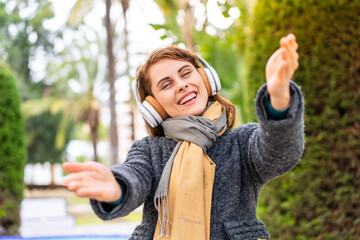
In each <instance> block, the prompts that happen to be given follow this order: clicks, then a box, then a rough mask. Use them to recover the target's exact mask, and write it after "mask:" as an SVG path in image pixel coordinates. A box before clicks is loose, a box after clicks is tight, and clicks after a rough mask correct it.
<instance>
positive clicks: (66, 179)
mask: <svg viewBox="0 0 360 240" xmlns="http://www.w3.org/2000/svg"><path fill="white" fill-rule="evenodd" d="M72 181H82V175H81V174H78V173H72V174H70V175H67V176H65V177H64V179H63V183H64V184H65V185H68V184H69V183H70V182H72Z"/></svg>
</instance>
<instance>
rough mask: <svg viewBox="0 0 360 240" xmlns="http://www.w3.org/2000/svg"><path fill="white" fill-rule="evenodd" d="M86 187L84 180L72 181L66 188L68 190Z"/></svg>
mask: <svg viewBox="0 0 360 240" xmlns="http://www.w3.org/2000/svg"><path fill="white" fill-rule="evenodd" d="M85 187H87V184H86V182H84V181H72V182H71V183H69V184H68V185H67V189H69V190H70V191H77V190H78V189H81V188H85Z"/></svg>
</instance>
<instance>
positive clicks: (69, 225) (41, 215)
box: [20, 198, 141, 238]
mask: <svg viewBox="0 0 360 240" xmlns="http://www.w3.org/2000/svg"><path fill="white" fill-rule="evenodd" d="M68 210H69V211H68ZM135 211H141V208H138V209H136V210H135ZM69 212H70V213H72V214H81V213H89V212H91V213H92V209H91V207H90V205H89V204H78V205H72V206H67V203H66V200H65V199H64V198H34V199H24V200H23V202H22V207H21V220H22V224H21V227H20V234H21V236H22V237H26V238H27V237H50V236H84V235H102V236H105V235H122V236H130V235H131V233H132V232H133V230H134V228H135V227H136V226H137V225H138V224H139V222H138V221H125V220H123V221H107V222H101V223H96V224H78V225H77V224H76V219H75V217H74V215H72V214H69Z"/></svg>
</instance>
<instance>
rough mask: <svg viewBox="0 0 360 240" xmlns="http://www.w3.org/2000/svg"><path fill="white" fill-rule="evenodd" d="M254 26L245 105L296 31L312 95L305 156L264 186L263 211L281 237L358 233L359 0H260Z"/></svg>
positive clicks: (303, 79) (302, 75) (303, 76)
mask: <svg viewBox="0 0 360 240" xmlns="http://www.w3.org/2000/svg"><path fill="white" fill-rule="evenodd" d="M251 30H252V33H251V39H252V40H251V44H250V45H249V46H248V49H247V50H246V54H247V58H246V59H247V62H248V64H249V65H248V68H247V73H248V74H247V78H246V81H247V85H248V86H249V87H248V88H247V89H243V90H244V91H247V92H248V93H249V94H250V96H249V98H248V99H247V100H246V101H247V103H248V104H253V100H252V99H254V97H255V93H256V89H257V88H258V87H259V86H260V85H261V84H262V83H264V82H265V64H266V62H267V59H268V58H269V57H270V55H271V54H272V53H273V52H274V51H275V50H276V49H277V48H278V46H279V39H280V38H281V37H282V36H285V35H287V34H288V33H290V32H293V33H294V34H295V35H296V37H297V41H298V43H299V50H298V52H299V56H300V59H299V63H300V67H299V69H298V71H297V72H296V73H295V76H294V80H295V82H297V83H298V84H299V85H300V86H302V90H303V93H304V95H305V101H306V104H305V126H306V130H305V131H306V150H305V153H304V155H303V158H302V161H301V163H300V164H299V165H298V166H297V167H296V168H295V169H294V170H293V171H291V172H290V173H288V174H286V175H284V176H282V177H280V178H278V179H276V180H273V181H271V182H270V183H268V184H267V185H266V186H265V187H264V189H263V191H262V193H261V195H260V201H261V203H260V208H259V215H260V216H259V217H260V218H261V219H263V220H264V222H265V224H266V225H267V227H268V230H269V232H270V234H271V235H272V239H276V240H278V239H347V240H352V239H360V107H359V106H360V40H359V39H360V1H358V0H357V1H345V0H329V1H312V0H276V1H275V0H258V1H257V4H256V6H255V9H254V14H253V21H252V23H251ZM250 119H252V120H254V116H250Z"/></svg>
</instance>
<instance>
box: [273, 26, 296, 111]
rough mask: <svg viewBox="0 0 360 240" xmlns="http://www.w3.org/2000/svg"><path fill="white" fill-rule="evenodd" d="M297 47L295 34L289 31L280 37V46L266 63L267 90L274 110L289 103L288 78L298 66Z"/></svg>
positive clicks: (283, 107) (280, 108) (282, 107)
mask: <svg viewBox="0 0 360 240" xmlns="http://www.w3.org/2000/svg"><path fill="white" fill-rule="evenodd" d="M297 49H298V44H297V43H296V38H295V35H294V34H292V33H290V34H289V35H287V36H286V37H283V38H281V40H280V48H279V49H278V50H276V51H275V52H274V53H273V54H272V55H271V57H270V58H269V60H268V62H267V64H266V82H267V90H268V93H269V95H270V101H271V106H272V107H273V108H274V109H275V110H283V109H285V108H286V107H287V106H288V105H289V103H290V79H291V78H292V76H293V75H294V72H295V70H296V69H297V68H298V66H299V62H298V59H299V55H298V53H297Z"/></svg>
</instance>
